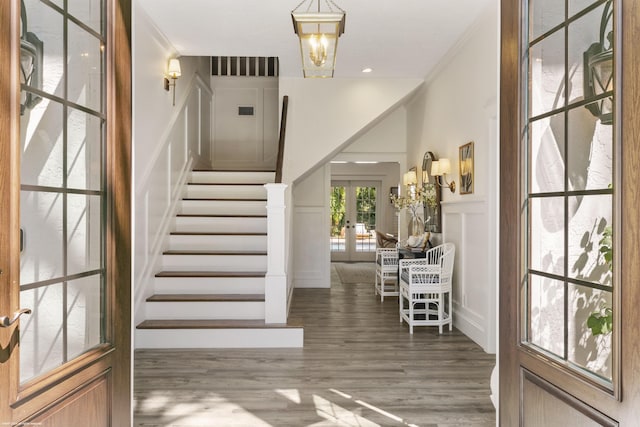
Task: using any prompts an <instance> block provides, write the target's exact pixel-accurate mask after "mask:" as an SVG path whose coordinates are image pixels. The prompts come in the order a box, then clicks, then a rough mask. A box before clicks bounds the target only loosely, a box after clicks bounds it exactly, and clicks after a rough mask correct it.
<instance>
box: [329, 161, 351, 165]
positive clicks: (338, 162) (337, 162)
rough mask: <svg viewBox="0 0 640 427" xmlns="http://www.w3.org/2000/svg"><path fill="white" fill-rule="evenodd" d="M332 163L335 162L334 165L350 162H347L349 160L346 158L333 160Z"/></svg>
mask: <svg viewBox="0 0 640 427" xmlns="http://www.w3.org/2000/svg"><path fill="white" fill-rule="evenodd" d="M330 163H332V164H334V165H341V164H344V163H349V162H347V161H345V160H331V162H330Z"/></svg>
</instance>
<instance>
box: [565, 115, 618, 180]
mask: <svg viewBox="0 0 640 427" xmlns="http://www.w3.org/2000/svg"><path fill="white" fill-rule="evenodd" d="M567 124H568V130H567V135H568V137H569V140H570V141H571V143H570V144H569V146H568V150H569V153H568V155H567V158H568V159H567V168H568V174H569V177H568V178H569V190H604V189H607V188H610V187H611V184H612V183H613V127H612V126H610V125H603V124H602V122H601V121H599V120H597V119H596V118H595V117H594V116H593V115H592V114H591V113H590V112H589V110H587V109H586V108H584V107H578V108H574V109H572V110H570V111H569V113H568V123H567Z"/></svg>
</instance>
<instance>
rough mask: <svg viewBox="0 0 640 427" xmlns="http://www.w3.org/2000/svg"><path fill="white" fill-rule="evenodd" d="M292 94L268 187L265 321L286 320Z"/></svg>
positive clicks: (286, 99) (284, 104)
mask: <svg viewBox="0 0 640 427" xmlns="http://www.w3.org/2000/svg"><path fill="white" fill-rule="evenodd" d="M288 104H289V97H288V96H287V95H285V96H284V97H283V98H282V118H281V120H280V139H279V141H278V161H277V163H276V177H275V183H270V184H265V188H266V189H267V274H266V276H265V292H264V302H265V315H264V319H265V323H287V305H288V304H287V298H288V292H287V273H286V268H285V267H286V260H285V235H286V233H285V190H286V188H287V185H286V184H283V183H282V164H283V159H284V138H285V131H286V128H287V107H288Z"/></svg>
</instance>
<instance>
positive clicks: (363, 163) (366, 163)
mask: <svg viewBox="0 0 640 427" xmlns="http://www.w3.org/2000/svg"><path fill="white" fill-rule="evenodd" d="M355 163H356V164H358V165H377V164H378V162H374V161H364V160H358V161H356V162H355Z"/></svg>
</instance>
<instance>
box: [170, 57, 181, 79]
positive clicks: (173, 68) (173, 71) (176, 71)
mask: <svg viewBox="0 0 640 427" xmlns="http://www.w3.org/2000/svg"><path fill="white" fill-rule="evenodd" d="M167 74H168V75H169V77H171V78H172V79H177V78H178V77H180V76H181V75H182V70H181V69H180V60H179V59H178V58H173V59H171V60H169V69H168V70H167Z"/></svg>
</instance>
